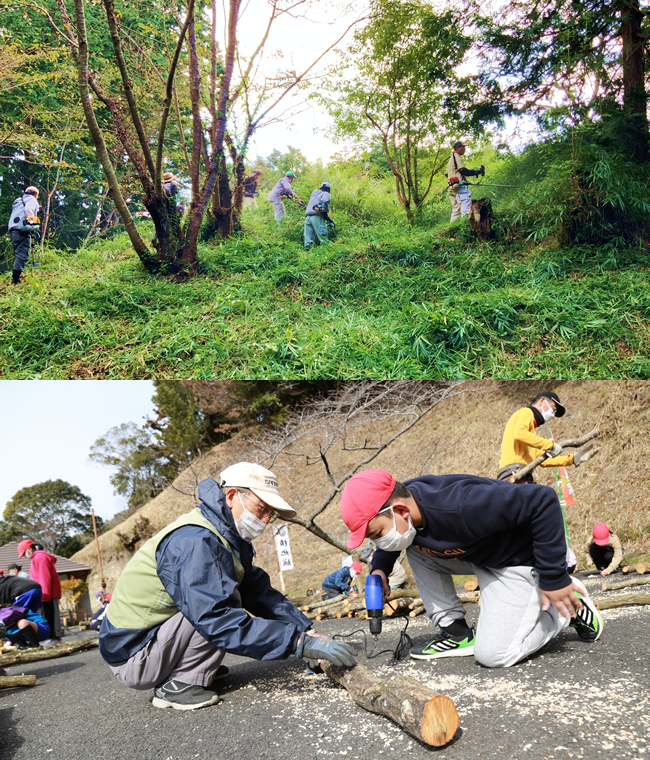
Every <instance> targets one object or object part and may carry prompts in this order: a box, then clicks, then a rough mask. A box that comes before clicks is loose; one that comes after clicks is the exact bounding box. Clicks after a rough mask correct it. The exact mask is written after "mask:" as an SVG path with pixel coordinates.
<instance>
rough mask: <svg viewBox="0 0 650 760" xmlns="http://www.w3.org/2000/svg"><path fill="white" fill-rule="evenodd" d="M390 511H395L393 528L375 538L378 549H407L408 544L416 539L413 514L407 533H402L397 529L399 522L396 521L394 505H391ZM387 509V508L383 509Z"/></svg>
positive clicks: (409, 518)
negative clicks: (412, 520)
mask: <svg viewBox="0 0 650 760" xmlns="http://www.w3.org/2000/svg"><path fill="white" fill-rule="evenodd" d="M389 509H390V511H391V512H392V513H393V527H392V530H389V531H388V533H387V534H386V535H385V536H380V537H379V538H375V539H374V542H375V546H376V547H377V548H378V549H383V551H385V552H401V551H402V550H403V549H406V548H407V547H408V546H410V545H411V544H412V543H413V541H414V540H415V534H416V531H415V528H414V527H413V523H412V522H411V516H410V515H409V517H408V522H409V527H408V530H407V531H406V533H403V534H402V533H400V532H399V531H398V530H397V523H396V522H395V512H394V511H393V508H392V507H389ZM383 511H386V510H383ZM377 514H381V512H378V513H377Z"/></svg>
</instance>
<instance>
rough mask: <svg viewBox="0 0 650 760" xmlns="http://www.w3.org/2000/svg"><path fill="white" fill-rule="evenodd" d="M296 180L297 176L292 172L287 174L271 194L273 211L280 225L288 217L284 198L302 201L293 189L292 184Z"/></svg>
mask: <svg viewBox="0 0 650 760" xmlns="http://www.w3.org/2000/svg"><path fill="white" fill-rule="evenodd" d="M295 178H296V175H295V174H294V173H293V172H292V171H288V172H285V175H284V177H282V178H281V179H280V180H278V181H277V182H276V183H275V185H274V187H273V190H271V192H270V193H269V200H270V201H271V203H272V204H273V211H274V212H275V221H276V222H277V223H278V224H280V221H281V220H282V218H283V217H285V216H286V215H287V212H286V211H285V208H284V203H282V198H295V200H297V201H300V198H298V196H297V195H296V194H295V193H294V192H293V190H292V189H291V183H292V182H293V181H294V179H295Z"/></svg>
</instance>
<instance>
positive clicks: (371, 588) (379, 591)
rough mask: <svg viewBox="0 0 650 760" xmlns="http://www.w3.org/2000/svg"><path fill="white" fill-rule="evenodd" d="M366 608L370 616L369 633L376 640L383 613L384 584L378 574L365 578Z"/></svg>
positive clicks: (379, 631)
mask: <svg viewBox="0 0 650 760" xmlns="http://www.w3.org/2000/svg"><path fill="white" fill-rule="evenodd" d="M366 610H367V612H368V617H369V618H370V633H372V634H373V636H374V637H375V641H377V636H379V634H380V633H381V619H382V617H383V614H384V584H383V581H382V579H381V576H379V575H369V576H368V577H367V578H366Z"/></svg>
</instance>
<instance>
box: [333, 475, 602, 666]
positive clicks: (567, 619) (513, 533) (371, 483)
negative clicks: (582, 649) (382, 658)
mask: <svg viewBox="0 0 650 760" xmlns="http://www.w3.org/2000/svg"><path fill="white" fill-rule="evenodd" d="M341 516H342V517H343V521H344V522H345V524H346V525H347V526H348V528H349V529H350V531H351V532H352V535H351V536H350V540H349V542H348V549H355V548H356V547H358V546H361V544H362V543H363V541H364V539H365V538H370V539H372V540H373V541H374V542H375V545H376V546H377V550H376V551H375V555H374V557H373V561H372V569H371V573H376V574H378V575H379V576H381V578H382V580H383V585H384V592H385V593H387V592H388V590H389V589H388V583H387V580H386V577H387V574H388V573H390V570H391V568H392V567H393V564H394V562H395V559H396V558H397V557H398V556H399V552H401V551H403V550H404V549H406V556H407V558H408V561H409V565H410V567H411V570H412V572H413V576H414V578H415V582H416V584H417V587H418V591H419V592H420V594H421V597H422V601H423V602H424V606H425V609H426V611H427V615H428V617H429V618H430V619H431V621H432V623H433V624H434V625H437V626H439V631H438V633H437V634H436V635H435V636H434V638H433V639H432V640H431V641H430V642H429V643H428V644H426V645H425V646H422V647H416V648H412V649H411V657H414V658H415V659H422V660H431V659H435V658H438V657H452V656H463V655H474V657H475V658H476V660H477V661H478V662H479V663H481V664H482V665H485V666H487V667H508V666H510V665H514V664H515V663H517V662H519V661H520V660H523V659H524V658H525V657H528V656H529V655H530V654H532V653H533V652H536V651H537V650H538V649H540V648H541V647H543V646H544V645H545V644H546V643H547V642H549V641H550V640H551V639H553V638H554V637H555V636H557V635H558V634H559V633H560V632H561V631H563V630H564V629H565V628H566V627H567V626H569V625H571V626H572V627H573V628H575V630H576V631H577V633H578V635H579V637H580V639H582V640H583V641H588V642H591V641H595V640H596V639H598V638H599V637H600V635H601V633H602V629H603V620H602V617H601V615H600V613H599V612H598V609H597V608H596V606H595V604H594V603H593V602H592V600H591V599H590V598H589V595H588V593H587V590H586V588H585V587H584V584H583V583H582V582H581V581H579V580H577V579H575V578H573V581H572V578H571V577H570V576H569V574H568V572H567V562H566V539H565V535H564V521H563V518H562V509H561V507H560V502H559V500H558V497H557V494H556V492H555V491H554V490H553V489H552V488H549V487H547V486H541V485H527V484H524V485H518V484H513V483H507V482H503V481H499V480H492V479H490V478H480V477H476V476H474V475H439V476H436V475H424V476H421V477H418V478H413V479H412V480H407V481H406V482H405V483H399V482H398V481H396V480H395V478H394V477H393V476H392V475H391V474H390V473H388V472H386V471H385V470H365V471H364V472H360V473H357V474H356V475H354V476H353V477H352V478H350V480H348V482H347V483H346V485H345V488H344V489H343V493H342V495H341ZM468 574H469V575H476V576H477V578H478V581H479V584H480V588H481V610H480V616H479V620H478V624H477V627H476V631H474V630H473V629H471V628H470V627H469V626H468V625H467V622H466V620H465V611H464V609H463V605H462V603H461V602H460V600H459V599H458V596H457V594H456V591H455V589H454V581H453V575H468Z"/></svg>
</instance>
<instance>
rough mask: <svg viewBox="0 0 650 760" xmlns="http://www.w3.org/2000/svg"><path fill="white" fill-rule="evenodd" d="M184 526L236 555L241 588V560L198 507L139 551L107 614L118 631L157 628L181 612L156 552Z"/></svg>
mask: <svg viewBox="0 0 650 760" xmlns="http://www.w3.org/2000/svg"><path fill="white" fill-rule="evenodd" d="M184 525H198V526H199V527H201V528H207V529H208V530H209V531H211V532H212V533H214V534H215V536H217V538H218V539H219V541H221V543H222V544H223V545H224V546H225V547H226V549H230V551H231V552H232V559H233V562H234V564H235V572H236V573H237V585H239V584H240V583H241V582H242V580H243V578H244V567H243V565H242V563H241V562H240V560H239V557H238V556H237V555H236V554H235V552H234V551H233V550H232V547H231V546H230V544H229V543H228V542H227V541H226V539H225V538H224V537H223V536H222V535H221V534H220V533H219V531H218V530H217V529H216V528H215V527H214V525H213V524H212V523H211V522H210V521H209V520H207V519H206V518H205V517H204V516H203V515H202V514H201V510H200V509H199V508H198V507H196V508H195V509H193V510H192V511H191V512H188V513H187V514H185V515H182V516H181V517H179V518H178V520H176V521H175V522H173V523H171V525H168V526H167V527H166V528H163V529H162V530H161V531H160V533H156V535H155V536H154V537H153V538H150V539H149V540H148V541H147V542H146V544H145V545H144V546H143V547H142V548H141V549H138V551H137V552H136V554H135V555H134V557H133V558H132V559H131V561H130V562H129V564H128V565H127V566H126V567H125V568H124V572H123V573H122V575H120V577H119V579H118V581H117V584H116V586H115V591H114V592H113V597H112V599H111V603H110V604H109V605H108V609H107V611H106V617H107V618H108V619H109V621H110V622H111V623H112V624H113V625H114V626H115V627H116V628H153V627H154V626H157V625H161V624H162V623H164V622H165V620H168V619H169V618H170V617H172V616H173V615H175V614H176V613H177V612H178V607H176V605H175V604H174V600H173V599H172V598H171V596H169V594H168V593H167V591H165V587H164V586H163V584H162V581H161V580H160V578H159V577H158V572H157V566H156V551H157V550H158V546H159V544H160V542H161V541H162V540H163V539H164V538H165V536H168V535H169V534H170V533H172V531H175V530H176V529H177V528H180V527H182V526H184Z"/></svg>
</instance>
